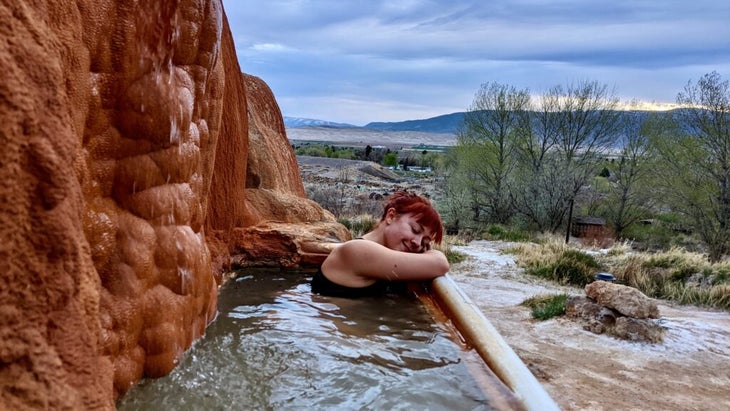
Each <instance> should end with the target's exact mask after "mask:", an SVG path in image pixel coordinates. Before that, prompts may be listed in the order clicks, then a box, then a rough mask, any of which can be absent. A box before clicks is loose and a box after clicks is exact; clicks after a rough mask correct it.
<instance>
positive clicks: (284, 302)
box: [117, 270, 509, 410]
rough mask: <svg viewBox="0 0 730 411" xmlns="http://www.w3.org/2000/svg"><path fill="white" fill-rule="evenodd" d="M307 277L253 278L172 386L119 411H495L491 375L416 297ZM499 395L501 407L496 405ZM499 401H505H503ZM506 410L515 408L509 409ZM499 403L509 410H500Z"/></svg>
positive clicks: (151, 387) (225, 300)
mask: <svg viewBox="0 0 730 411" xmlns="http://www.w3.org/2000/svg"><path fill="white" fill-rule="evenodd" d="M304 279H305V276H304V275H302V273H287V272H280V271H278V270H277V271H271V270H268V271H265V270H246V271H243V272H240V273H239V276H238V277H237V278H236V279H235V280H231V281H229V282H228V283H227V284H226V285H225V286H224V287H223V288H222V289H221V293H220V296H219V303H218V310H219V315H218V318H217V319H216V320H215V321H214V322H213V323H212V324H211V325H210V326H209V327H208V329H207V331H206V334H205V337H203V338H202V339H200V340H199V341H198V342H196V343H195V344H194V346H193V347H192V348H191V349H190V350H188V351H187V352H186V353H185V354H184V357H183V358H182V359H181V362H180V364H179V365H178V367H177V368H175V370H174V371H173V372H172V373H171V374H170V375H168V376H166V377H163V378H159V379H155V380H151V379H145V380H143V381H141V382H140V384H139V385H138V386H136V387H135V388H133V389H132V390H130V391H129V392H128V393H127V395H126V396H125V397H124V398H122V399H121V400H120V401H119V402H118V403H117V407H118V409H120V410H162V409H166V410H288V409H308V410H309V409H311V410H327V409H331V410H360V409H374V410H413V409H418V410H427V409H428V410H491V409H504V408H506V407H505V404H509V400H505V398H504V397H503V396H502V394H501V393H500V391H499V390H498V389H494V388H491V389H489V388H488V389H485V386H484V382H485V381H484V380H489V378H482V377H480V376H479V375H480V373H481V374H483V373H484V370H485V369H486V367H485V366H484V365H483V363H481V364H480V361H479V360H475V359H474V358H478V356H476V355H475V354H473V353H470V352H469V351H465V350H464V349H462V348H461V347H460V346H459V345H458V344H457V343H456V342H454V341H453V337H452V334H450V332H449V330H448V329H447V328H446V326H445V325H443V324H439V323H437V322H435V321H434V318H433V317H432V315H431V314H430V313H429V312H428V310H427V308H426V307H425V306H424V305H423V304H421V303H420V302H419V300H418V299H417V298H415V297H411V296H386V297H377V298H366V299H359V300H350V299H340V298H332V297H322V296H318V295H312V294H311V292H310V286H309V283H308V282H307V281H305V280H304ZM485 392H490V393H492V394H490V396H492V398H487V395H486V394H485ZM495 397H500V398H495ZM505 401H506V402H505ZM498 404H500V405H499V406H498Z"/></svg>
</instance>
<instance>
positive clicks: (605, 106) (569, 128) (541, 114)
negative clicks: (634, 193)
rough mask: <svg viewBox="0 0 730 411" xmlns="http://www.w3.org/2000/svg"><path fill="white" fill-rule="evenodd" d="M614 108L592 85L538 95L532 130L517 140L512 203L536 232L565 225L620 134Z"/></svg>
mask: <svg viewBox="0 0 730 411" xmlns="http://www.w3.org/2000/svg"><path fill="white" fill-rule="evenodd" d="M617 106H618V99H617V98H616V97H615V96H614V94H613V92H610V91H609V90H608V87H607V86H605V85H600V84H599V83H597V82H595V81H590V82H589V81H586V82H581V83H578V84H571V85H569V86H568V87H566V88H563V87H562V86H555V87H553V88H551V89H550V90H549V91H548V92H547V93H545V94H544V95H543V96H541V98H540V100H539V107H538V108H537V109H536V110H534V111H533V116H532V120H531V122H530V131H529V132H528V133H523V139H522V140H520V150H519V152H520V155H521V158H522V159H523V161H522V162H521V164H522V169H521V173H520V175H521V178H520V183H519V186H520V191H519V193H518V198H515V204H516V205H517V207H518V210H519V212H520V213H521V214H522V215H523V216H524V217H526V218H527V219H528V221H530V222H532V223H533V224H534V225H535V226H536V227H537V228H538V229H540V230H550V231H553V232H555V231H557V230H558V229H559V228H560V227H561V226H563V224H564V223H565V220H566V217H569V216H570V213H571V212H572V207H573V204H574V201H575V199H576V196H577V195H578V193H579V192H580V190H581V189H583V188H584V187H585V186H586V184H587V183H588V182H589V181H590V179H591V178H592V177H593V176H594V175H596V174H597V167H598V165H599V164H600V162H601V160H602V158H603V155H604V154H605V152H606V151H607V150H608V149H609V148H610V147H611V146H612V145H613V144H614V143H615V142H616V140H617V138H618V135H619V121H618V120H619V115H620V114H619V112H618V111H617V110H616V108H617ZM568 219H569V218H568Z"/></svg>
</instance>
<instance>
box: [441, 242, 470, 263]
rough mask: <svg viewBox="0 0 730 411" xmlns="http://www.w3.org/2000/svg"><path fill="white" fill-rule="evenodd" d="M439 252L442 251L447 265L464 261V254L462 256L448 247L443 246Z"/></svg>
mask: <svg viewBox="0 0 730 411" xmlns="http://www.w3.org/2000/svg"><path fill="white" fill-rule="evenodd" d="M441 251H443V253H444V254H445V255H446V260H448V261H449V264H457V263H460V262H462V261H464V260H466V257H467V255H466V254H464V253H462V252H460V251H456V250H454V249H452V248H451V247H449V246H448V245H446V246H443V247H442V250H441Z"/></svg>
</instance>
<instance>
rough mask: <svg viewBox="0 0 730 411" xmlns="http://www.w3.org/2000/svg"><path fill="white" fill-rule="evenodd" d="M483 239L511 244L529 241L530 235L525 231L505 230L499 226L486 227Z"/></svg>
mask: <svg viewBox="0 0 730 411" xmlns="http://www.w3.org/2000/svg"><path fill="white" fill-rule="evenodd" d="M485 237H486V239H487V240H502V241H512V242H523V241H530V235H529V234H528V233H527V232H526V231H522V230H515V229H506V228H505V227H503V226H501V225H490V226H489V227H487V230H486V233H485Z"/></svg>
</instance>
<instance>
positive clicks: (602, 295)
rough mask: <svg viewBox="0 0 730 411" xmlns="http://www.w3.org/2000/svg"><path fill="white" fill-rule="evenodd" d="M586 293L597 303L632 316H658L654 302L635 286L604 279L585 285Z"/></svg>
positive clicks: (657, 309)
mask: <svg viewBox="0 0 730 411" xmlns="http://www.w3.org/2000/svg"><path fill="white" fill-rule="evenodd" d="M585 292H586V295H587V296H588V297H589V298H591V299H593V300H594V301H596V302H597V303H598V304H601V305H604V306H606V307H609V308H612V309H614V310H616V311H618V312H620V313H621V314H623V315H625V316H628V317H634V318H659V308H658V307H657V305H656V302H654V300H652V299H651V298H649V297H647V296H646V295H645V294H644V293H642V292H641V291H639V290H637V289H636V288H633V287H629V286H626V285H621V284H614V283H609V282H606V281H594V282H592V283H590V284H588V285H586V287H585Z"/></svg>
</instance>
